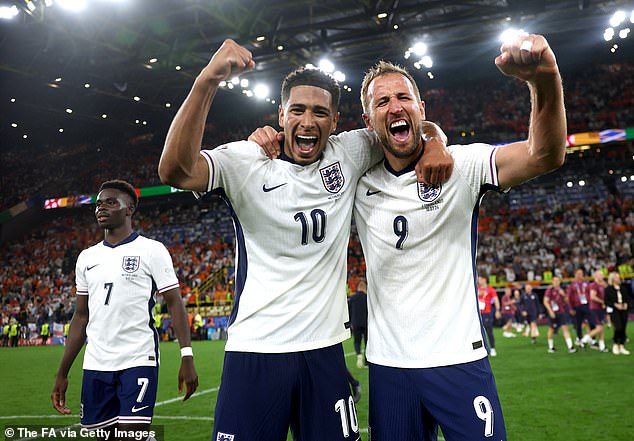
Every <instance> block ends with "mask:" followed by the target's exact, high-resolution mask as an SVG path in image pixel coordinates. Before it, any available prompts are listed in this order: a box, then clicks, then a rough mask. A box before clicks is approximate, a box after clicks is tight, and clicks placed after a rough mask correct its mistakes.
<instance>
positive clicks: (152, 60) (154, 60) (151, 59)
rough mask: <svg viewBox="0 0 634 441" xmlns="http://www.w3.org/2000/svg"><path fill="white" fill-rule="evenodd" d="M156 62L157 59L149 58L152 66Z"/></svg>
mask: <svg viewBox="0 0 634 441" xmlns="http://www.w3.org/2000/svg"><path fill="white" fill-rule="evenodd" d="M157 61H158V58H150V63H152V64H154V63H156V62H157Z"/></svg>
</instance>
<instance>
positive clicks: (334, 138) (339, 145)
mask: <svg viewBox="0 0 634 441" xmlns="http://www.w3.org/2000/svg"><path fill="white" fill-rule="evenodd" d="M375 141H376V138H375V135H374V134H373V133H372V132H370V131H369V130H368V129H354V130H349V131H345V132H340V133H337V134H336V135H330V136H329V137H328V143H327V148H331V149H336V150H337V149H343V150H344V151H347V150H350V149H354V148H364V149H365V148H370V146H371V145H372V143H373V142H375Z"/></svg>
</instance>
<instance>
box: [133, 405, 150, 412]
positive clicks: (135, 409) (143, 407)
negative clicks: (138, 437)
mask: <svg viewBox="0 0 634 441" xmlns="http://www.w3.org/2000/svg"><path fill="white" fill-rule="evenodd" d="M148 407H150V406H141V407H136V405H135V406H132V413H137V412H140V411H142V410H143V409H147V408H148Z"/></svg>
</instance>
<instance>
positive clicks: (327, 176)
mask: <svg viewBox="0 0 634 441" xmlns="http://www.w3.org/2000/svg"><path fill="white" fill-rule="evenodd" d="M319 173H320V174H321V181H322V182H323V184H324V187H325V188H326V190H328V192H329V193H339V192H340V191H341V189H342V188H343V184H344V183H345V182H346V179H345V178H344V176H343V171H342V170H341V164H339V161H337V162H335V163H334V164H330V165H328V166H326V167H324V168H320V169H319Z"/></svg>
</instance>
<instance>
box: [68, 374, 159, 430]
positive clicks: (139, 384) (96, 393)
mask: <svg viewBox="0 0 634 441" xmlns="http://www.w3.org/2000/svg"><path fill="white" fill-rule="evenodd" d="M157 386H158V367H155V366H138V367H133V368H129V369H125V370H122V371H114V372H113V371H91V370H87V369H86V370H84V378H83V381H82V386H81V407H80V411H79V417H80V418H81V425H82V427H85V428H87V429H102V428H104V427H108V426H111V425H113V424H117V423H119V424H150V423H151V422H152V415H153V413H154V403H155V402H156V390H157Z"/></svg>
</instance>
